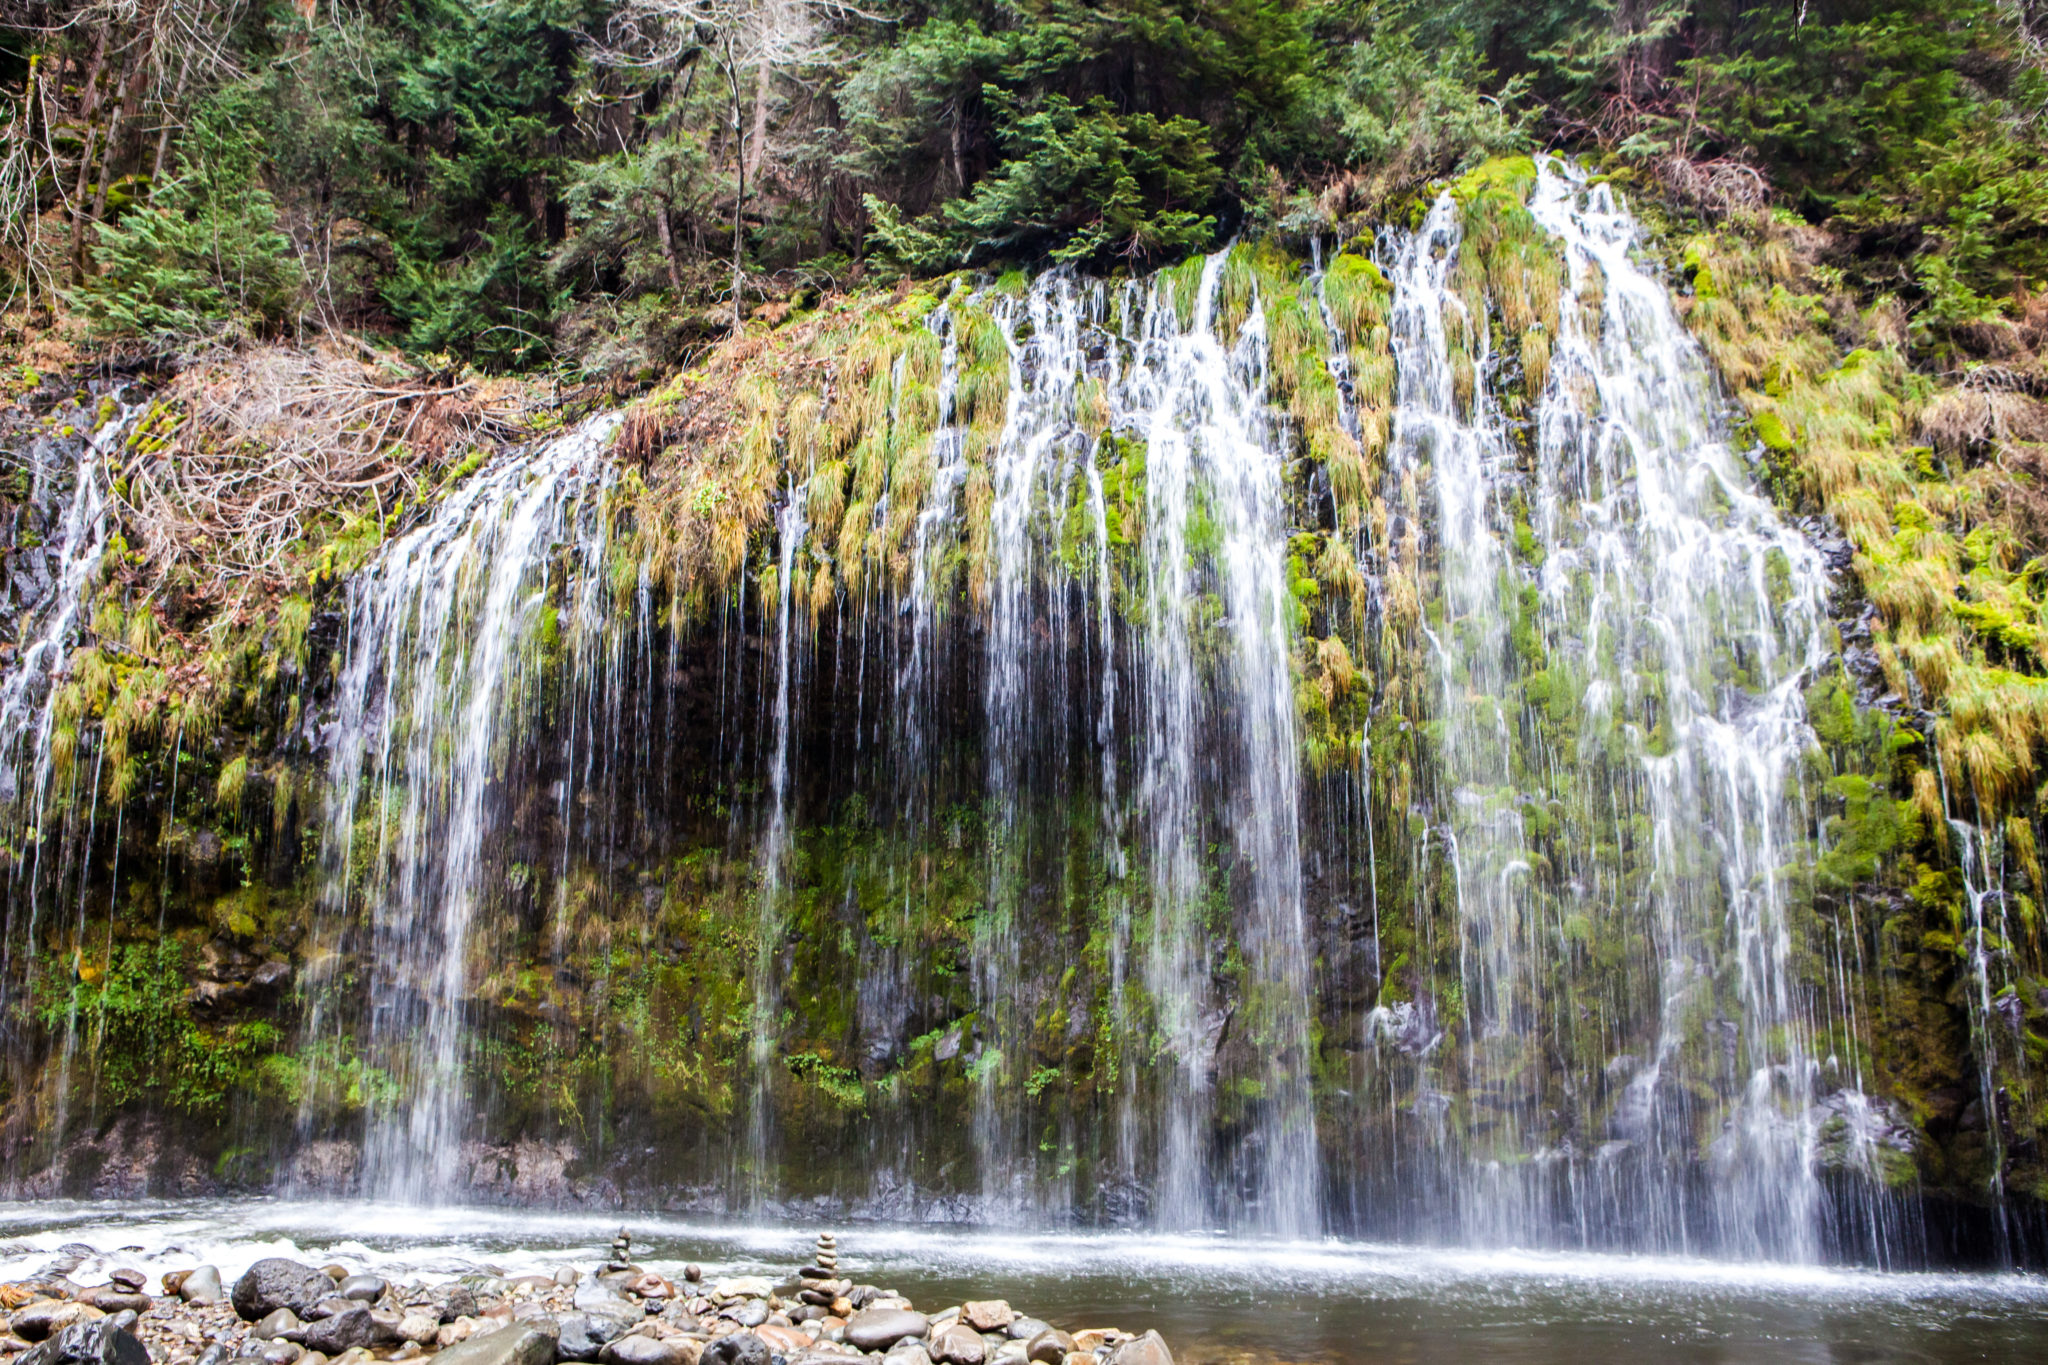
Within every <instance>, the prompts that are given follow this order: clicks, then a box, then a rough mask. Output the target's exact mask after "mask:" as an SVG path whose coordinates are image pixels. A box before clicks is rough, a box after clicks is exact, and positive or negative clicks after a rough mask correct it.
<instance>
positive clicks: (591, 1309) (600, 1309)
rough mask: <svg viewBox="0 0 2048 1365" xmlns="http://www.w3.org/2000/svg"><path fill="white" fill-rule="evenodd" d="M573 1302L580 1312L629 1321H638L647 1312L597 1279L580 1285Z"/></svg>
mask: <svg viewBox="0 0 2048 1365" xmlns="http://www.w3.org/2000/svg"><path fill="white" fill-rule="evenodd" d="M573 1302H574V1303H575V1305H576V1311H577V1312H579V1313H588V1314H591V1315H592V1316H595V1317H606V1318H613V1319H617V1320H619V1321H622V1322H627V1323H632V1322H637V1321H638V1320H639V1319H640V1318H641V1317H642V1316H643V1315H644V1312H645V1310H644V1309H642V1308H641V1307H640V1306H639V1305H637V1304H633V1303H628V1302H627V1301H626V1300H625V1299H624V1298H623V1297H621V1296H620V1295H618V1294H615V1293H613V1292H612V1291H611V1289H610V1288H609V1287H608V1286H606V1285H602V1284H598V1283H597V1282H595V1281H592V1282H591V1283H589V1284H586V1285H579V1286H578V1287H577V1290H576V1296H575V1298H574V1300H573ZM607 1339H609V1338H607Z"/></svg>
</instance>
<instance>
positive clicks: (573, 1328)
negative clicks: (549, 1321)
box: [555, 1313, 625, 1360]
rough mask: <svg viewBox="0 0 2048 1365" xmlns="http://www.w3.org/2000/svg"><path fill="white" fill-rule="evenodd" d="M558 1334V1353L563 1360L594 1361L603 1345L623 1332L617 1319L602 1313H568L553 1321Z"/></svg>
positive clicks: (623, 1327) (623, 1328)
mask: <svg viewBox="0 0 2048 1365" xmlns="http://www.w3.org/2000/svg"><path fill="white" fill-rule="evenodd" d="M555 1329H556V1331H557V1332H558V1333H560V1339H559V1345H558V1353H559V1354H560V1355H561V1357H562V1359H564V1360H596V1359H597V1356H598V1352H600V1351H602V1350H603V1349H604V1346H605V1343H606V1342H608V1341H611V1340H612V1339H614V1338H615V1337H617V1336H618V1335H619V1334H620V1333H621V1332H622V1331H624V1330H625V1325H624V1324H623V1323H621V1322H620V1321H619V1320H618V1319H617V1318H611V1317H606V1316H605V1315H604V1314H602V1313H569V1314H565V1315H564V1316H562V1317H560V1318H557V1319H556V1320H555Z"/></svg>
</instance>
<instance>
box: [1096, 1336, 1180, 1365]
mask: <svg viewBox="0 0 2048 1365" xmlns="http://www.w3.org/2000/svg"><path fill="white" fill-rule="evenodd" d="M1109 1365H1173V1352H1171V1351H1169V1350H1167V1349H1166V1341H1165V1339H1164V1338H1162V1337H1161V1336H1160V1335H1159V1333H1157V1332H1147V1333H1145V1335H1144V1336H1142V1337H1139V1338H1138V1339H1137V1340H1135V1341H1127V1342H1125V1343H1124V1344H1123V1345H1121V1346H1119V1347H1117V1348H1116V1349H1115V1350H1114V1351H1111V1352H1110V1353H1109Z"/></svg>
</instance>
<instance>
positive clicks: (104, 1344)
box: [18, 1320, 150, 1365]
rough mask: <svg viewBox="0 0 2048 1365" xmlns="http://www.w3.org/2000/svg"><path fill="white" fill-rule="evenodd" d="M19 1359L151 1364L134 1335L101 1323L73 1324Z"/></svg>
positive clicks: (75, 1364) (51, 1363)
mask: <svg viewBox="0 0 2048 1365" xmlns="http://www.w3.org/2000/svg"><path fill="white" fill-rule="evenodd" d="M18 1359H19V1360H20V1361H22V1362H23V1363H24V1365H150V1362H149V1352H148V1350H146V1349H145V1348H144V1347H143V1345H142V1343H141V1342H139V1341H137V1340H136V1339H135V1336H134V1334H133V1333H132V1332H127V1331H124V1330H122V1329H121V1328H119V1327H115V1326H113V1325H112V1324H110V1323H107V1322H103V1321H99V1320H93V1321H89V1322H74V1323H72V1324H71V1325H70V1326H68V1327H65V1328H62V1329H61V1330H59V1331H58V1332H57V1334H56V1335H55V1336H53V1337H51V1338H50V1339H49V1340H48V1341H45V1342H43V1343H42V1344H41V1345H40V1346H31V1347H30V1348H29V1349H28V1350H26V1351H24V1352H22V1353H21V1355H20V1356H19V1357H18Z"/></svg>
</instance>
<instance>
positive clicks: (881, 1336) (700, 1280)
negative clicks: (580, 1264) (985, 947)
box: [0, 1229, 1173, 1365]
mask: <svg viewBox="0 0 2048 1365" xmlns="http://www.w3.org/2000/svg"><path fill="white" fill-rule="evenodd" d="M98 1255H99V1253H98V1252H97V1251H96V1250H95V1249H94V1248H92V1247H88V1246H83V1245H73V1246H70V1247H66V1248H64V1249H63V1251H62V1253H60V1255H59V1256H58V1257H57V1258H56V1259H55V1260H53V1261H52V1262H50V1263H49V1264H48V1265H46V1266H44V1267H43V1268H42V1269H41V1270H39V1271H38V1272H37V1273H36V1274H35V1275H33V1276H31V1277H30V1278H28V1279H26V1280H23V1281H20V1282H18V1283H12V1284H0V1311H4V1314H5V1323H4V1325H5V1327H6V1329H7V1331H6V1334H5V1335H4V1336H0V1362H4V1365H383V1362H404V1361H424V1360H426V1359H427V1358H429V1357H432V1358H433V1360H434V1362H435V1365H557V1362H562V1361H576V1362H590V1363H591V1365H850V1363H851V1362H853V1361H855V1360H860V1361H863V1362H870V1361H872V1362H881V1365H1173V1356H1172V1353H1171V1352H1169V1351H1168V1350H1167V1347H1166V1343H1165V1342H1164V1341H1162V1340H1161V1339H1160V1337H1159V1334H1158V1333H1156V1332H1146V1333H1145V1334H1144V1335H1142V1336H1137V1335H1133V1334H1131V1333H1128V1332H1122V1331H1118V1330H1116V1329H1115V1328H1106V1327H1096V1328H1084V1329H1081V1330H1078V1331H1074V1332H1071V1333H1069V1332H1065V1331H1061V1330H1060V1329H1058V1328H1056V1327H1053V1326H1051V1325H1050V1324H1048V1323H1045V1322H1041V1321H1039V1320H1038V1319H1036V1318H1032V1317H1028V1316H1025V1315H1023V1314H1020V1313H1018V1312H1016V1311H1015V1310H1014V1309H1012V1308H1011V1307H1010V1305H1009V1304H1008V1303H1006V1302H1004V1301H1003V1300H1001V1299H986V1300H976V1301H971V1302H968V1303H964V1304H959V1305H957V1306H952V1307H948V1308H945V1309H943V1310H941V1311H938V1312H934V1313H929V1314H927V1313H922V1312H919V1311H918V1310H917V1309H916V1308H914V1307H913V1306H912V1305H911V1303H910V1301H909V1300H908V1299H906V1298H904V1297H903V1296H902V1295H900V1294H897V1293H896V1292H895V1291H893V1290H890V1289H882V1288H877V1287H876V1286H874V1285H870V1284H855V1283H854V1282H853V1281H852V1280H851V1279H849V1278H846V1277H845V1276H843V1275H842V1274H841V1272H840V1259H839V1247H838V1240H837V1239H836V1238H835V1237H834V1236H833V1235H832V1234H831V1233H829V1232H827V1233H822V1234H820V1235H819V1237H818V1242H817V1249H816V1253H815V1255H814V1256H813V1260H812V1264H810V1265H806V1266H804V1267H803V1268H802V1269H801V1270H800V1271H799V1272H798V1273H797V1274H796V1275H795V1276H794V1277H792V1278H791V1279H789V1280H784V1281H779V1282H778V1281H775V1280H771V1279H769V1278H768V1277H766V1276H753V1275H746V1276H731V1277H727V1278H724V1279H713V1280H710V1281H709V1282H708V1283H707V1282H706V1279H705V1276H704V1274H703V1272H702V1271H701V1270H700V1269H699V1268H698V1267H696V1266H694V1265H692V1266H689V1267H687V1268H686V1269H685V1270H684V1272H683V1275H682V1278H681V1280H680V1281H672V1280H670V1279H669V1278H668V1277H667V1276H664V1275H662V1274H660V1273H658V1272H655V1271H651V1270H647V1269H645V1268H643V1267H641V1266H638V1265H635V1264H634V1263H633V1261H632V1259H631V1257H632V1239H631V1237H630V1236H629V1235H628V1234H627V1233H626V1232H625V1230H623V1229H621V1230H620V1233H619V1236H618V1237H617V1238H616V1239H615V1240H614V1241H613V1243H612V1246H611V1255H610V1258H609V1259H608V1260H606V1261H605V1262H604V1263H603V1265H601V1266H600V1267H599V1268H598V1269H597V1270H596V1272H595V1273H594V1274H591V1275H589V1276H587V1277H586V1276H585V1275H584V1274H583V1273H582V1272H579V1271H577V1270H575V1269H573V1268H570V1267H566V1266H565V1267H562V1268H560V1269H558V1270H555V1271H554V1272H553V1273H552V1274H545V1275H519V1276H510V1277H508V1276H503V1275H497V1274H476V1275H465V1276H462V1277H461V1278H459V1279H456V1280H451V1281H447V1282H444V1283H439V1284H432V1285H429V1284H425V1283H422V1282H420V1281H417V1280H415V1281H411V1282H408V1283H393V1282H391V1281H388V1280H385V1279H383V1278H381V1277H379V1276H377V1275H373V1274H364V1273H360V1272H358V1271H352V1270H351V1269H350V1268H349V1267H347V1266H344V1265H328V1266H320V1267H316V1266H310V1265H305V1264H303V1263H301V1262H298V1261H294V1260H290V1259H287V1258H284V1257H277V1256H273V1257H267V1258H265V1259H263V1260H260V1261H258V1262H256V1263H255V1264H254V1265H252V1266H250V1267H249V1269H248V1270H247V1271H246V1272H245V1273H244V1274H243V1275H242V1276H241V1277H240V1278H239V1279H237V1280H236V1281H235V1283H234V1287H233V1289H232V1291H231V1292H230V1291H227V1290H226V1289H224V1287H223V1284H222V1277H221V1274H220V1272H219V1271H218V1270H217V1269H215V1268H214V1267H212V1266H200V1267H198V1268H196V1269H192V1270H175V1271H169V1272H166V1273H165V1274H164V1275H162V1276H161V1285H162V1293H161V1294H150V1293H149V1292H147V1290H148V1285H147V1281H146V1277H145V1276H144V1274H143V1273H142V1272H141V1271H139V1270H134V1269H130V1268H126V1267H120V1268H116V1269H114V1270H113V1271H111V1272H110V1273H109V1274H108V1275H107V1279H106V1282H105V1283H104V1284H91V1285H88V1284H81V1283H78V1282H77V1281H74V1280H73V1279H72V1278H71V1275H72V1273H73V1272H74V1271H76V1270H77V1269H78V1268H79V1266H81V1265H82V1264H84V1263H85V1262H86V1261H87V1260H89V1259H93V1258H96V1257H97V1256H98Z"/></svg>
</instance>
